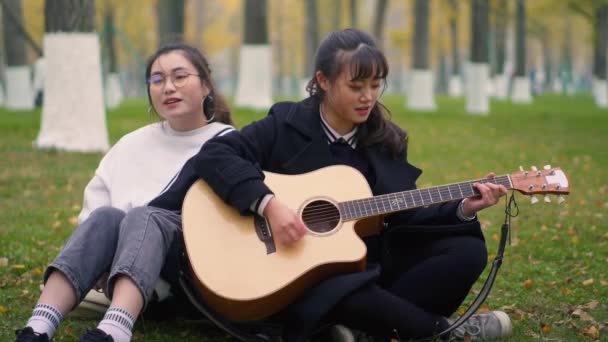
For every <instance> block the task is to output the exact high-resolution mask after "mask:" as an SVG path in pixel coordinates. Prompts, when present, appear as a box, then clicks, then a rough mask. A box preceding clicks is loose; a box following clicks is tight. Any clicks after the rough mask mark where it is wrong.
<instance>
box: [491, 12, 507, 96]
mask: <svg viewBox="0 0 608 342" xmlns="http://www.w3.org/2000/svg"><path fill="white" fill-rule="evenodd" d="M508 10H509V9H508V6H507V0H498V1H497V4H496V8H495V9H494V18H495V22H494V53H495V58H496V59H495V62H494V80H493V81H494V95H495V96H496V97H497V98H499V99H505V98H507V95H508V87H507V85H508V78H507V75H505V62H506V46H507V25H508Z"/></svg>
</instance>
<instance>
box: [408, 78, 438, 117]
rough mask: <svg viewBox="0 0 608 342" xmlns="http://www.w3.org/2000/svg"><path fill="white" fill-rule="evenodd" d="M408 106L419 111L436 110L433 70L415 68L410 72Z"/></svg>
mask: <svg viewBox="0 0 608 342" xmlns="http://www.w3.org/2000/svg"><path fill="white" fill-rule="evenodd" d="M410 75H411V76H410V84H409V87H408V88H409V92H408V98H407V107H408V108H409V109H412V110H417V111H434V110H435V109H436V108H437V106H436V104H435V96H434V93H433V89H434V88H433V72H432V71H431V70H426V69H413V70H412V71H411V73H410Z"/></svg>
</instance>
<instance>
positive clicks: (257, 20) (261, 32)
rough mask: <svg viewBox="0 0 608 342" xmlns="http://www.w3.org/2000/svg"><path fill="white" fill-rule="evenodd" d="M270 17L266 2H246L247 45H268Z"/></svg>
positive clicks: (260, 0)
mask: <svg viewBox="0 0 608 342" xmlns="http://www.w3.org/2000/svg"><path fill="white" fill-rule="evenodd" d="M267 23H268V15H267V2H266V0H245V25H244V27H245V31H244V32H243V34H244V41H243V43H245V44H246V45H266V44H268V24H267Z"/></svg>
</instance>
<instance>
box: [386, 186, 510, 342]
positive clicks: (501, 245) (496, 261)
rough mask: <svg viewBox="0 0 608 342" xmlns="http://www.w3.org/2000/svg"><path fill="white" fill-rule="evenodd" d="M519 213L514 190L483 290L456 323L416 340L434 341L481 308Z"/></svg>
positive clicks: (507, 200) (507, 201)
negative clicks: (514, 218)
mask: <svg viewBox="0 0 608 342" xmlns="http://www.w3.org/2000/svg"><path fill="white" fill-rule="evenodd" d="M518 214H519V207H518V206H517V202H515V192H512V193H511V196H509V197H508V199H507V198H505V222H504V223H503V225H502V228H501V230H500V242H499V244H498V252H497V253H496V257H495V258H494V261H492V269H491V270H490V273H489V274H488V278H487V279H486V282H485V284H484V285H483V287H482V289H481V291H479V294H478V295H477V297H476V298H475V300H474V301H473V303H471V305H470V306H469V308H468V309H467V310H466V311H465V312H464V313H463V314H462V315H461V316H460V317H458V319H457V320H456V321H454V323H452V324H451V325H450V326H449V327H448V328H447V329H445V330H444V331H442V332H440V333H438V334H435V335H433V336H432V337H428V338H423V339H419V340H414V341H415V342H421V341H434V340H436V339H438V338H439V337H440V336H446V335H448V334H449V333H450V332H452V331H453V330H454V329H456V328H458V327H459V326H460V325H462V324H463V323H464V322H466V320H467V319H469V318H470V317H471V316H472V315H473V314H474V313H475V312H476V311H477V309H479V307H480V306H481V304H483V302H484V301H485V300H486V298H487V297H488V295H489V294H490V290H491V289H492V286H493V285H494V281H495V280H496V275H497V274H498V269H500V266H501V265H502V260H503V256H504V252H505V246H506V245H507V239H509V244H511V241H510V237H511V235H510V234H509V233H510V231H509V228H510V226H511V218H512V217H515V216H517V215H518ZM394 333H395V335H396V336H397V338H399V336H398V333H397V331H396V330H395V331H394ZM399 340H400V341H401V339H400V338H399Z"/></svg>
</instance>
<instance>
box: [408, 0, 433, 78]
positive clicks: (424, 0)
mask: <svg viewBox="0 0 608 342" xmlns="http://www.w3.org/2000/svg"><path fill="white" fill-rule="evenodd" d="M429 11H430V9H429V2H428V0H416V3H415V8H414V45H413V51H412V56H413V65H412V66H413V67H414V69H428V68H429Z"/></svg>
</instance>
